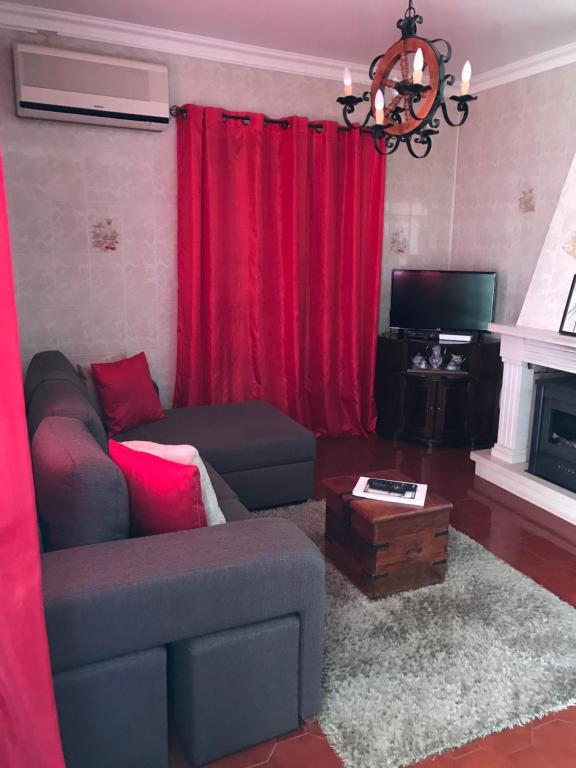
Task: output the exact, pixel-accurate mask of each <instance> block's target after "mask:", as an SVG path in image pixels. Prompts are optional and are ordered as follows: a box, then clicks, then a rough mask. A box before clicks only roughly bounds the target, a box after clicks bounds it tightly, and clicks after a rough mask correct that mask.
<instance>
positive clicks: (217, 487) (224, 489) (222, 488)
mask: <svg viewBox="0 0 576 768" xmlns="http://www.w3.org/2000/svg"><path fill="white" fill-rule="evenodd" d="M204 466H205V467H206V471H207V472H208V477H209V478H210V482H211V483H212V488H214V493H215V494H216V498H217V499H218V501H219V502H220V503H221V502H222V501H224V500H225V499H237V498H238V494H237V493H236V491H233V490H232V488H230V486H229V485H228V483H227V482H226V480H224V478H223V477H222V475H220V474H219V473H218V472H216V470H215V469H214V467H213V466H212V464H210V463H209V462H207V461H205V462H204Z"/></svg>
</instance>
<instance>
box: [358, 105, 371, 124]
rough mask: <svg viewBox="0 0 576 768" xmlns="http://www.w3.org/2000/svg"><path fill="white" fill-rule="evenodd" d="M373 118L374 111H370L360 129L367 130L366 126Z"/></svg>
mask: <svg viewBox="0 0 576 768" xmlns="http://www.w3.org/2000/svg"><path fill="white" fill-rule="evenodd" d="M371 117H372V110H371V109H369V110H368V112H367V113H366V117H365V118H364V120H363V121H362V124H361V125H360V128H366V126H367V125H368V123H369V122H370V118H371Z"/></svg>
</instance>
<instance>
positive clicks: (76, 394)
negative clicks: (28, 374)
mask: <svg viewBox="0 0 576 768" xmlns="http://www.w3.org/2000/svg"><path fill="white" fill-rule="evenodd" d="M48 416H66V417H68V418H72V419H78V420H79V421H81V422H82V423H83V424H85V426H86V427H87V428H88V430H89V431H90V434H91V435H92V437H94V439H95V440H97V442H98V443H99V445H100V446H101V447H102V448H103V449H104V450H106V448H107V444H108V438H107V437H106V432H105V431H104V425H103V424H102V422H101V420H100V417H99V416H98V414H97V413H96V411H95V410H94V408H93V407H92V405H91V404H90V401H89V400H88V397H87V395H86V394H85V393H84V392H83V391H82V389H81V388H79V387H78V386H77V384H74V383H73V382H71V381H68V380H65V379H52V380H48V381H43V382H42V383H41V384H39V386H38V387H37V388H36V390H35V392H34V395H33V396H32V399H31V401H30V407H29V409H28V431H29V434H30V438H32V437H34V433H35V432H36V430H37V429H38V427H39V425H40V423H41V421H42V420H43V419H45V418H46V417H48Z"/></svg>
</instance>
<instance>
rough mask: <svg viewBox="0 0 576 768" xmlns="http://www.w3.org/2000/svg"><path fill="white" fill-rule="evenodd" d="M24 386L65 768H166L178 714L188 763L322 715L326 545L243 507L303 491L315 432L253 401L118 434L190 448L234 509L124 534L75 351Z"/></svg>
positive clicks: (114, 471)
mask: <svg viewBox="0 0 576 768" xmlns="http://www.w3.org/2000/svg"><path fill="white" fill-rule="evenodd" d="M25 394H26V401H27V413H28V424H29V430H30V438H31V453H32V462H33V472H34V481H35V486H36V495H37V508H38V514H39V522H40V530H41V534H42V539H43V542H44V549H45V550H46V551H44V552H43V554H42V564H43V583H44V599H45V613H46V624H47V631H48V640H49V646H50V655H51V662H52V669H53V676H54V685H55V691H56V702H57V707H58V713H59V722H60V730H61V736H62V742H63V746H64V753H65V757H66V763H67V766H68V768H107V766H114V768H136V767H138V768H165V766H166V765H167V752H168V749H167V727H168V725H167V724H168V716H169V714H170V716H171V719H172V720H173V721H174V723H175V725H176V728H177V730H178V732H179V734H180V737H181V740H182V742H183V744H184V747H185V750H186V753H187V755H188V758H189V759H190V761H191V762H192V763H193V764H194V765H202V764H204V763H206V762H209V761H212V760H215V759H217V758H219V757H221V756H223V755H226V754H229V753H231V752H235V751H238V750H240V749H243V748H245V747H247V746H250V745H252V744H255V743H258V742H259V741H262V740H264V739H268V738H271V737H273V736H275V735H278V734H280V733H283V732H285V731H288V730H291V729H292V728H294V727H296V726H297V724H298V722H299V721H301V720H303V719H306V718H309V717H312V716H314V715H315V714H316V713H317V712H318V709H319V705H320V689H321V688H320V683H321V667H322V644H323V621H324V615H323V611H324V562H323V558H322V556H321V555H320V553H319V552H318V550H317V549H316V547H315V546H314V545H313V544H312V542H310V540H309V539H308V538H307V537H306V536H305V535H304V534H303V533H302V532H301V531H300V530H299V529H298V528H297V527H296V526H295V525H293V524H292V523H290V522H287V521H281V520H275V519H271V518H269V519H266V518H253V517H252V516H251V515H250V512H249V511H248V510H247V508H246V506H245V505H246V504H247V505H249V506H251V507H254V508H255V507H266V506H274V505H276V504H282V503H288V502H291V501H299V500H303V499H305V498H307V497H309V496H310V495H311V480H312V472H313V465H314V440H313V437H312V436H311V435H310V433H308V432H307V430H305V429H303V428H302V427H300V426H299V425H297V424H295V423H294V422H292V421H291V420H290V419H288V418H287V417H285V416H283V415H282V414H280V413H279V412H277V411H276V410H275V409H273V408H272V407H271V406H269V405H267V404H265V403H243V404H238V405H237V406H236V405H226V406H206V407H197V408H189V409H177V410H174V411H168V412H167V418H166V419H164V420H162V421H159V422H154V423H150V424H146V425H142V427H141V428H139V429H138V430H132V431H130V432H129V433H126V434H124V435H119V436H117V439H145V440H154V441H156V442H164V443H180V442H188V443H192V444H194V445H196V446H197V447H198V448H199V450H200V452H201V453H202V455H203V458H204V459H205V460H206V463H207V467H208V471H209V473H210V475H211V478H212V481H213V485H214V488H215V491H216V495H217V497H218V500H219V503H220V506H221V508H222V511H223V512H224V515H225V517H226V520H227V524H226V525H220V526H214V527H210V528H204V529H200V530H193V531H183V532H179V533H172V534H164V535H161V536H151V537H144V538H128V536H129V512H128V494H127V490H126V485H125V483H124V479H123V476H122V474H121V473H120V472H119V470H118V468H117V467H116V465H115V464H114V463H113V462H112V461H111V460H110V458H109V457H108V454H107V436H106V433H105V431H104V427H103V425H102V422H101V421H100V418H99V416H98V414H97V413H96V410H95V409H94V408H93V407H92V405H91V404H90V403H89V401H88V399H87V393H86V390H85V389H84V385H83V383H82V381H81V379H80V378H79V376H78V375H77V373H76V370H75V369H74V367H73V366H72V364H71V363H70V362H69V361H68V360H67V359H66V358H65V357H64V356H63V355H62V354H60V353H58V352H45V353H40V354H39V355H36V356H35V358H33V360H32V362H31V364H30V366H29V368H28V372H27V376H26V381H25ZM211 413H212V414H213V421H211Z"/></svg>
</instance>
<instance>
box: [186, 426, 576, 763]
mask: <svg viewBox="0 0 576 768" xmlns="http://www.w3.org/2000/svg"><path fill="white" fill-rule="evenodd" d="M468 453H469V452H468V451H467V450H463V449H448V450H436V451H428V450H426V449H424V448H420V447H417V446H413V445H408V444H404V443H397V444H394V443H392V442H390V441H387V440H382V439H381V438H378V437H369V438H365V439H364V438H335V439H322V440H319V441H318V461H317V485H316V495H317V497H318V498H320V497H321V488H320V481H321V479H322V478H325V477H331V476H335V475H342V474H349V473H353V472H358V473H360V472H362V473H366V472H367V471H369V470H376V469H386V468H392V467H394V468H395V469H397V470H399V471H401V472H403V473H404V474H406V475H408V476H410V477H411V478H413V479H415V480H418V481H420V482H424V483H428V484H429V485H430V486H431V487H432V488H434V490H435V491H437V492H438V493H440V494H441V495H443V496H444V497H445V498H447V499H449V500H450V501H451V502H452V503H453V504H454V512H453V515H452V525H453V526H454V527H456V528H458V529H459V530H461V531H463V532H464V533H466V534H468V536H471V537H472V538H474V539H476V541H478V542H479V543H480V544H482V545H483V546H485V547H486V548H487V549H489V550H490V551H491V552H493V553H494V554H495V555H497V556H498V557H500V558H502V559H503V560H505V561H506V562H508V563H510V564H511V565H513V566H514V567H515V568H517V569H518V570H520V571H522V572H523V573H525V574H526V575H527V576H529V577H530V578H532V579H534V580H535V581H537V582H538V583H540V584H542V585H543V586H544V587H546V588H547V589H549V590H550V591H552V592H554V593H555V594H557V595H558V596H559V597H561V598H562V599H563V600H565V601H566V602H568V603H570V604H571V605H574V606H576V526H572V525H570V524H569V523H566V522H564V521H563V520H561V519H560V518H557V517H555V516H554V515H551V514H549V513H548V512H545V511H544V510H541V509H539V508H538V507H535V506H533V505H532V504H528V503H527V502H524V501H522V500H520V499H517V498H516V497H515V496H512V495H511V494H509V493H506V492H505V491H503V490H501V489H500V488H498V487H497V486H494V485H492V484H491V483H487V482H486V481H484V480H481V479H479V478H475V476H474V465H473V464H472V462H471V461H470V460H469V458H468ZM575 642H576V638H575ZM418 765H419V768H576V707H573V708H572V709H568V710H565V711H564V712H560V713H558V714H557V715H552V716H550V717H547V718H545V719H543V720H539V721H536V722H533V723H530V724H529V725H526V726H523V727H519V728H514V729H512V730H510V731H505V732H503V733H500V734H495V735H492V736H489V737H487V738H485V739H481V740H479V741H475V742H472V743H471V744H468V745H466V746H465V747H462V748H461V749H458V750H455V751H453V752H448V753H445V754H444V755H441V756H439V757H436V758H429V759H428V760H425V761H424V762H422V763H419V764H418ZM172 766H173V768H188V763H187V762H186V761H185V760H184V758H183V757H182V755H181V753H180V751H179V748H178V746H177V745H176V746H175V747H174V750H173V759H172ZM255 766H269V768H342V763H341V761H340V760H339V758H338V757H337V756H336V755H335V754H334V752H333V751H332V749H331V748H330V746H329V744H328V742H327V741H326V738H325V737H324V735H323V733H322V731H321V729H320V728H319V726H318V725H317V724H316V723H307V724H305V725H303V726H302V727H301V728H299V729H298V730H297V731H294V732H292V733H290V734H286V736H285V737H283V738H281V739H277V740H273V741H271V742H267V743H265V744H260V745H258V746H257V747H254V748H253V749H249V750H246V751H245V752H241V753H239V754H237V755H233V756H231V757H228V758H225V759H223V760H219V761H217V762H216V763H212V764H211V766H210V768H255Z"/></svg>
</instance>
